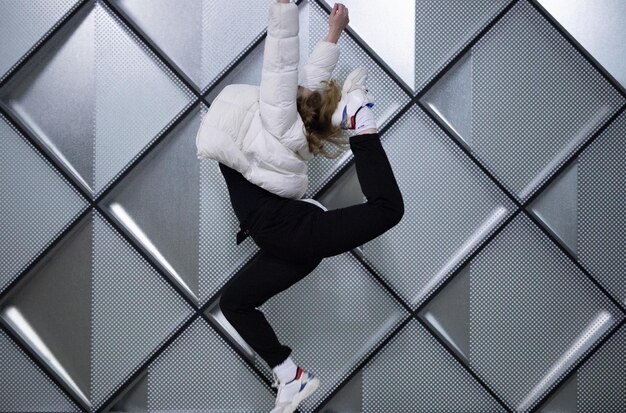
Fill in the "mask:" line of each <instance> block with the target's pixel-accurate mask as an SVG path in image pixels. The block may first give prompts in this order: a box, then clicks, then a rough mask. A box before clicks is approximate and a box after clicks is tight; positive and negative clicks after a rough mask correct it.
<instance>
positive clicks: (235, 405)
mask: <svg viewBox="0 0 626 413" xmlns="http://www.w3.org/2000/svg"><path fill="white" fill-rule="evenodd" d="M275 398H276V397H275V396H274V395H273V393H272V392H271V391H270V388H269V387H268V386H266V385H264V384H262V383H261V382H260V378H259V377H258V376H257V375H256V373H254V372H253V370H252V369H250V367H249V366H247V365H246V364H245V363H244V361H243V360H242V359H241V357H240V356H239V355H238V354H236V353H235V352H234V351H233V349H231V348H230V347H229V346H228V344H227V343H225V342H224V340H223V339H222V338H221V337H220V336H218V334H217V333H216V332H215V331H213V330H212V329H211V328H210V327H209V326H208V325H207V323H206V321H204V320H203V319H202V318H199V319H197V320H195V321H194V322H193V323H192V324H191V325H190V326H189V327H188V328H187V330H185V332H184V333H183V334H181V335H180V336H179V337H178V338H177V339H176V340H175V341H174V342H173V343H172V345H171V346H170V347H169V348H168V349H167V350H166V351H165V352H164V353H163V354H161V355H160V356H159V357H158V358H157V359H156V360H155V362H154V363H153V364H152V365H151V366H150V368H149V371H148V407H149V411H151V412H154V411H180V410H184V411H198V412H199V411H212V412H218V411H220V412H222V411H223V412H225V411H237V412H259V411H270V410H271V409H272V408H273V407H274V401H275Z"/></svg>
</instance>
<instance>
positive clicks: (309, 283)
mask: <svg viewBox="0 0 626 413" xmlns="http://www.w3.org/2000/svg"><path fill="white" fill-rule="evenodd" d="M259 308H260V309H261V311H263V313H264V314H265V316H266V317H267V319H268V321H269V322H270V324H272V326H273V327H274V329H275V331H276V335H277V336H278V337H279V339H280V340H281V341H282V342H284V343H285V344H287V345H289V346H290V347H291V348H292V349H293V352H292V357H293V359H294V360H295V362H296V363H297V364H298V365H301V366H303V367H304V368H305V369H310V370H311V371H313V372H314V373H315V374H317V376H318V377H319V379H320V387H319V389H318V390H317V391H316V392H315V393H313V395H311V397H309V398H308V399H306V400H305V401H304V402H303V403H302V404H301V405H300V408H301V409H302V411H311V410H313V409H315V408H316V406H317V405H319V403H320V402H321V401H322V400H323V399H324V397H325V396H327V395H328V393H330V392H331V391H333V389H334V388H335V386H336V385H337V384H338V383H339V381H341V380H342V379H343V378H344V377H345V376H347V375H348V374H349V373H350V372H351V371H352V370H353V369H354V367H355V365H357V364H358V363H359V362H360V361H361V360H362V359H363V358H364V357H366V356H367V355H368V354H369V353H370V352H371V351H372V349H373V348H374V347H375V346H376V345H377V344H378V343H379V342H380V341H381V340H383V339H384V338H385V336H386V335H387V334H388V333H389V332H390V331H391V330H393V329H394V327H395V326H397V324H398V323H400V322H402V320H404V319H405V318H406V316H407V315H408V313H407V312H406V310H405V309H404V307H402V306H400V305H399V304H398V303H397V302H396V301H395V300H394V299H393V297H392V296H391V295H390V294H389V293H388V292H387V291H386V290H384V289H383V288H382V287H381V286H380V285H378V284H377V282H376V281H375V280H374V278H373V277H372V276H371V274H369V273H368V271H367V270H366V269H365V268H363V267H362V266H361V265H360V264H359V262H358V261H357V260H356V258H354V257H353V256H352V255H351V254H349V253H346V254H340V255H337V256H334V257H329V258H325V259H324V260H322V262H321V263H320V264H319V266H318V267H317V268H316V269H315V270H314V271H313V272H312V273H311V274H309V275H307V276H306V277H305V278H304V279H302V280H300V281H298V283H296V284H295V285H293V286H292V287H290V288H289V289H288V290H285V291H283V292H282V293H280V294H278V295H276V296H274V297H272V298H270V299H269V300H268V301H266V302H265V303H264V304H263V305H262V306H261V307H259ZM289 309H292V310H293V311H291V310H289ZM255 363H256V364H257V365H258V366H259V368H260V369H261V370H263V371H264V373H265V374H266V375H267V377H268V379H270V380H271V377H272V375H271V371H270V370H269V367H268V366H267V364H266V363H265V361H263V360H262V359H261V358H257V359H256V360H255Z"/></svg>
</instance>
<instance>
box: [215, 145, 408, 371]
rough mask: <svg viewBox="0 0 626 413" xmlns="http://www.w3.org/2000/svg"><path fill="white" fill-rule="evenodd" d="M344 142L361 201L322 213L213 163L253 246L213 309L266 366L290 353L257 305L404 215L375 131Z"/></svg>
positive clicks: (385, 157) (372, 237) (278, 361)
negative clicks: (250, 255) (217, 307)
mask: <svg viewBox="0 0 626 413" xmlns="http://www.w3.org/2000/svg"><path fill="white" fill-rule="evenodd" d="M349 142H350V148H351V149H352V153H353V154H354V161H355V167H356V173H357V177H358V179H359V183H360V184H361V190H362V191H363V194H364V195H365V197H366V198H367V202H365V203H362V204H357V205H352V206H349V207H346V208H338V209H333V210H329V211H324V210H323V209H321V208H320V207H319V206H317V205H314V204H311V203H309V202H304V201H298V200H295V199H288V198H282V197H280V196H278V195H275V194H273V193H271V192H269V191H267V190H265V189H263V188H261V187H259V186H257V185H254V184H253V183H251V182H249V181H248V180H247V179H245V178H244V176H243V175H242V174H241V173H239V172H237V171H236V170H234V169H232V168H229V167H228V166H226V165H224V164H222V163H220V169H221V171H222V174H223V175H224V178H225V180H226V184H227V186H228V191H229V194H230V200H231V203H232V206H233V209H234V211H235V215H236V216H237V218H238V219H239V221H240V223H241V224H242V226H243V227H244V228H247V229H248V231H249V234H250V236H251V237H252V239H253V240H254V241H255V243H256V244H257V245H258V246H259V248H260V251H259V252H258V254H257V255H256V256H255V257H254V258H253V259H252V260H251V261H250V262H248V263H247V264H246V265H245V266H244V268H242V269H241V271H239V272H238V273H237V274H236V275H235V276H234V277H233V278H232V279H231V280H229V282H228V283H227V284H226V286H225V287H224V290H223V292H222V295H221V297H220V308H221V310H222V313H223V314H224V316H225V317H226V319H227V320H228V321H229V322H230V323H231V324H232V326H233V327H234V328H235V329H236V330H237V332H238V333H239V334H240V335H241V337H242V338H243V339H244V340H245V341H246V343H248V344H249V345H250V347H252V348H253V349H254V351H255V352H256V353H257V354H258V355H259V356H260V357H261V358H263V359H264V360H265V361H266V362H267V364H268V365H269V366H270V367H272V368H273V367H275V366H276V365H278V364H280V363H281V362H282V361H284V360H285V359H286V358H287V356H289V355H290V354H291V348H290V347H288V346H286V345H283V344H281V343H280V342H279V340H278V338H277V337H276V334H275V333H274V330H273V329H272V327H271V326H270V324H269V323H268V321H267V319H266V318H265V316H264V315H263V313H262V312H261V311H260V310H259V309H258V308H257V307H259V306H261V305H262V304H263V303H264V302H265V301H267V300H268V299H269V298H271V297H272V296H274V295H276V294H278V293H279V292H281V291H283V290H285V289H287V288H289V287H290V286H292V285H293V284H295V283H296V282H298V281H299V280H301V279H302V278H304V277H305V276H306V275H308V274H309V273H310V272H311V271H313V270H314V269H315V268H316V267H317V266H318V265H319V263H320V262H321V260H322V259H323V258H325V257H331V256H334V255H338V254H341V253H344V252H347V251H350V250H352V249H354V248H356V247H358V246H360V245H363V244H365V243H367V242H368V241H371V240H372V239H374V238H376V237H378V236H379V235H381V234H383V233H384V232H386V231H387V230H389V229H390V228H392V227H394V226H395V225H396V224H398V223H399V222H400V220H401V219H402V216H403V214H404V202H403V199H402V194H401V193H400V189H399V187H398V184H397V182H396V179H395V176H394V174H393V170H392V168H391V165H390V163H389V159H388V158H387V154H386V153H385V150H384V148H383V146H382V144H381V142H380V136H379V134H378V133H371V134H362V135H353V136H350V138H349ZM233 242H234V241H233Z"/></svg>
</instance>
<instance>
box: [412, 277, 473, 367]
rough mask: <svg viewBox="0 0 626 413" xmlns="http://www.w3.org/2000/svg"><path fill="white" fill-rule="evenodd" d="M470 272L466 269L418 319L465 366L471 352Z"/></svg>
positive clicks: (423, 310) (434, 299)
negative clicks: (428, 327)
mask: <svg viewBox="0 0 626 413" xmlns="http://www.w3.org/2000/svg"><path fill="white" fill-rule="evenodd" d="M469 316H470V270H469V266H465V267H463V268H462V269H461V271H459V273H458V274H455V275H454V277H453V278H452V280H450V282H449V283H448V284H447V285H446V286H445V288H444V289H443V290H442V291H440V292H439V293H438V294H437V295H436V296H435V297H434V298H433V299H432V300H431V301H430V302H429V303H428V304H427V305H426V306H425V307H424V308H423V309H422V310H421V311H420V312H419V317H420V318H421V319H422V321H424V322H425V323H426V324H428V325H429V326H430V328H431V329H432V330H433V331H434V332H435V333H436V334H438V335H439V337H440V338H441V339H442V340H444V341H446V342H447V343H448V345H449V347H450V349H451V350H452V351H454V353H455V354H456V355H457V356H459V357H460V358H461V359H462V360H464V361H465V363H466V364H469V352H470V332H469V328H470V318H469Z"/></svg>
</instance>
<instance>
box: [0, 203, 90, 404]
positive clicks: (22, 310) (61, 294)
mask: <svg viewBox="0 0 626 413" xmlns="http://www.w3.org/2000/svg"><path fill="white" fill-rule="evenodd" d="M92 235H93V234H92V225H91V214H87V215H86V216H85V217H84V218H83V219H82V220H81V221H80V222H79V223H77V224H76V226H75V227H74V228H72V230H71V232H70V233H69V234H67V235H66V236H65V237H64V238H63V239H62V240H61V241H60V242H59V243H57V244H56V245H55V246H54V248H53V249H52V250H51V251H50V252H49V254H47V255H46V256H45V257H44V258H43V260H42V261H40V262H38V263H37V265H36V266H35V267H34V268H33V269H32V271H31V272H29V273H28V274H27V275H26V276H25V277H24V278H23V279H21V280H20V282H19V284H17V285H16V286H15V288H13V289H12V290H10V291H9V293H8V295H7V296H6V298H5V299H4V300H3V301H2V303H0V311H1V317H2V321H3V322H4V323H5V324H7V325H8V326H9V327H10V328H11V329H13V331H14V332H15V334H16V335H17V336H19V337H20V339H21V340H22V341H23V342H24V343H25V344H26V345H27V346H28V347H30V349H31V351H32V352H33V353H34V354H35V355H36V356H37V357H38V358H39V359H40V360H41V361H42V362H43V363H44V364H45V365H47V367H48V368H49V370H50V371H51V372H52V373H53V374H54V375H55V376H56V377H57V378H58V379H59V381H60V382H61V383H63V384H64V385H65V387H66V388H67V389H68V390H69V391H70V392H72V393H73V394H74V395H75V396H76V398H77V399H79V400H80V401H81V402H82V403H83V405H85V406H89V403H90V402H89V398H90V393H89V391H90V390H89V386H90V381H91V378H90V369H91V292H92V279H91V276H90V275H91V257H92V255H93V250H92V243H91V240H92ZM68 287H69V288H68Z"/></svg>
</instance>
